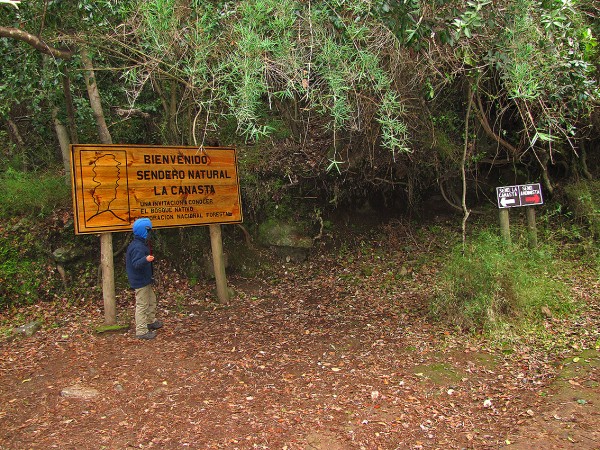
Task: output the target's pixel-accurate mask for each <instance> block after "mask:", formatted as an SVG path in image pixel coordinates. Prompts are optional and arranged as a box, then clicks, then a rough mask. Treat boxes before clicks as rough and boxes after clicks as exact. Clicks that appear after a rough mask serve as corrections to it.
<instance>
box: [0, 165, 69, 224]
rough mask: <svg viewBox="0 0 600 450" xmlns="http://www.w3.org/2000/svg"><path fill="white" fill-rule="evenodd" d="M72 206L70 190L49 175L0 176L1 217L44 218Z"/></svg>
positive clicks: (15, 173)
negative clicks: (23, 216)
mask: <svg viewBox="0 0 600 450" xmlns="http://www.w3.org/2000/svg"><path fill="white" fill-rule="evenodd" d="M70 202H71V187H70V186H68V185H67V184H66V183H65V179H64V177H61V176H59V175H56V174H51V173H37V172H18V171H15V170H13V169H8V170H7V171H6V172H5V173H4V174H2V175H0V217H3V218H8V217H10V216H14V215H28V216H36V215H37V216H46V215H48V214H50V213H51V212H52V211H53V210H54V209H56V208H58V207H65V206H68V205H69V204H70Z"/></svg>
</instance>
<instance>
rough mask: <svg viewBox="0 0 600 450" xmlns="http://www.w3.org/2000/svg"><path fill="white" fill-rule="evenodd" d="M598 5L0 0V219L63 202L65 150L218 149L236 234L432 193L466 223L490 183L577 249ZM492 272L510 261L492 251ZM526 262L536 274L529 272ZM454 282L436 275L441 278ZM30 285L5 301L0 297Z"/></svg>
mask: <svg viewBox="0 0 600 450" xmlns="http://www.w3.org/2000/svg"><path fill="white" fill-rule="evenodd" d="M74 5H76V7H74ZM598 6H599V5H598V2H597V1H588V2H578V1H572V0H502V1H497V2H491V1H489V0H472V1H467V2H464V1H454V0H409V1H402V2H400V1H393V0H369V1H365V0H330V1H320V0H308V1H300V0H244V1H225V0H219V1H207V0H149V1H135V0H125V1H121V0H120V1H111V0H104V1H90V0H80V1H78V2H69V1H46V2H33V1H28V0H24V1H22V2H21V3H20V4H19V5H18V8H17V7H15V6H13V5H11V4H10V2H3V3H0V8H1V11H2V17H1V18H0V55H1V56H0V60H1V64H0V78H1V79H2V84H1V85H0V117H1V119H0V120H1V122H0V123H1V127H0V151H1V152H2V159H1V160H0V174H1V176H0V181H1V183H2V186H1V191H0V193H1V196H0V197H1V198H0V200H1V202H0V214H2V216H3V217H4V218H5V219H6V218H8V217H11V216H14V215H18V214H23V213H26V214H28V215H31V214H34V216H36V217H48V216H49V215H51V213H52V212H53V211H56V210H57V209H58V208H63V207H65V206H66V205H68V202H69V193H68V184H65V183H64V182H63V181H62V180H61V178H60V177H61V175H63V174H65V170H66V169H65V168H66V167H68V151H67V150H66V149H67V148H68V147H67V146H68V144H69V143H77V142H86V143H94V142H99V141H101V142H107V141H109V140H110V141H112V142H115V143H117V142H119V143H132V144H133V143H144V144H159V145H164V144H182V145H195V146H201V145H235V146H237V147H238V149H239V153H240V164H241V168H240V169H241V170H240V172H241V178H242V180H241V185H242V189H243V198H244V203H245V204H244V209H245V217H246V220H247V226H248V228H250V229H251V231H254V227H256V226H257V225H258V224H259V223H260V222H261V221H263V220H265V219H266V218H269V217H273V216H279V217H283V218H286V219H292V220H295V221H298V220H302V221H305V222H307V223H309V224H310V222H313V224H315V225H317V226H318V224H319V221H320V223H321V225H322V223H323V222H322V219H323V217H324V216H326V215H328V214H329V213H331V212H333V211H334V210H335V209H340V208H353V207H361V206H363V205H364V204H365V203H368V204H369V205H370V206H371V207H374V208H377V207H381V208H383V209H384V210H385V211H386V212H387V213H390V212H392V213H399V212H403V213H411V214H412V213H418V212H420V211H422V207H423V206H425V208H427V201H428V199H430V198H431V197H432V196H433V195H440V196H441V199H442V200H441V201H440V202H439V203H441V204H444V205H448V208H449V209H451V210H455V211H456V212H458V213H460V214H462V215H463V219H464V221H465V222H466V220H467V219H468V218H469V215H470V214H469V213H470V212H471V210H478V211H481V210H485V209H486V207H487V206H490V205H493V203H494V201H495V191H494V189H495V187H496V186H499V185H506V184H520V183H527V182H541V183H543V186H544V190H545V193H546V198H547V201H548V202H549V204H550V205H551V206H550V210H551V211H556V212H557V214H556V215H554V216H553V215H552V214H550V213H548V214H546V215H545V216H544V217H545V220H548V221H553V220H557V221H560V222H561V223H562V222H563V221H564V220H567V221H573V223H576V224H577V227H576V228H573V229H572V235H570V236H564V238H565V239H566V240H567V241H568V242H573V240H577V239H580V238H581V240H582V242H583V241H585V242H590V236H593V235H594V233H598V227H599V225H598V208H599V206H598V201H599V200H598V195H597V192H598V188H597V187H596V184H595V183H593V181H592V180H593V178H594V177H595V176H597V174H598V170H599V167H598V164H599V163H600V158H599V152H598V147H599V144H600V140H599V139H598V135H599V133H598V132H599V130H600V115H599V114H598V110H597V105H598V100H599V99H600V93H599V90H598V83H597V82H598V71H597V69H598V64H599V62H600V60H599V48H598V45H597V39H596V36H597V34H598V32H599V31H600V20H599V18H598V10H599V8H598ZM90 69H93V70H94V72H95V75H96V78H95V82H93V81H92V82H90V80H89V79H88V73H89V72H90ZM90 84H96V85H97V87H98V89H99V93H100V100H101V106H102V108H101V109H100V110H98V103H97V102H94V99H93V98H91V97H90V94H89V92H90V88H89V86H90ZM104 122H105V123H106V126H103V123H104ZM66 172H67V173H66V175H67V176H68V170H66ZM23 189H25V190H24V191H23ZM439 203H438V204H439ZM552 208H554V209H552ZM424 220H425V219H424ZM546 225H547V224H546ZM552 225H553V223H550V226H548V227H546V230H551V229H552ZM559 228H560V229H562V230H564V228H563V227H562V225H561V227H559ZM582 230H583V231H582ZM333 233H335V230H333ZM581 233H583V234H584V235H585V234H586V233H587V235H585V236H583V237H582V235H581ZM2 239H5V237H3V238H2ZM476 242H479V243H480V244H482V243H481V241H476ZM555 242H560V239H557V240H556V241H555ZM1 247H2V248H3V250H2V253H1V254H2V255H3V259H8V260H11V261H14V260H15V259H14V256H15V255H17V260H18V255H21V256H23V255H26V254H28V253H27V251H26V250H25V249H21V250H20V249H18V248H10V245H8V244H7V245H5V242H4V240H3V241H2V246H1ZM9 248H10V249H9ZM465 251H466V250H465V247H464V246H461V248H460V251H459V257H460V258H462V257H466V258H472V259H470V260H473V261H475V262H474V264H475V265H476V266H477V267H479V266H480V263H478V262H477V261H480V259H479V258H481V255H480V254H479V253H478V252H481V251H483V252H484V254H485V255H486V256H485V259H486V261H488V262H489V264H492V262H493V261H494V259H493V258H492V259H488V258H489V256H490V254H494V252H495V251H491V250H490V249H487V250H485V248H484V247H483V246H482V245H476V248H473V250H472V251H473V253H472V254H470V253H469V251H471V250H468V251H467V254H468V255H467V256H464V255H463V253H464V252H465ZM594 251H595V250H594ZM478 255H479V256H478ZM499 257H500V258H501V259H502V260H505V261H506V260H509V261H512V264H518V263H519V259H518V258H517V256H515V255H511V254H510V253H509V254H504V255H500V256H499ZM538 257H539V258H542V259H541V260H540V261H541V262H540V261H538V262H537V263H536V264H538V265H539V264H543V263H544V261H548V259H547V258H548V255H545V256H544V254H543V253H540V254H539V255H538ZM592 259H593V258H592ZM18 262H19V264H13V263H10V264H9V265H8V266H7V265H6V264H7V263H3V264H4V265H3V266H1V267H0V270H1V271H2V273H1V277H2V279H3V281H5V280H10V279H11V278H13V277H14V276H15V274H17V273H28V274H32V275H34V273H35V272H32V271H31V270H30V269H29V268H28V266H27V265H26V260H25V259H23V260H20V261H18ZM530 263H531V262H527V261H524V262H522V264H530ZM23 264H24V265H23ZM498 264H499V265H498V267H503V270H505V271H506V272H501V273H500V275H498V271H497V270H496V268H495V267H494V266H492V265H490V266H489V271H482V272H481V273H479V275H480V276H481V277H482V278H481V279H479V280H472V281H473V283H474V286H475V285H476V284H477V283H487V285H488V286H489V287H490V289H492V291H490V295H489V296H488V297H486V298H487V300H485V301H494V299H495V297H494V296H495V295H496V294H497V293H498V292H500V291H502V290H506V289H508V288H506V287H505V286H496V287H494V286H495V284H494V283H495V282H496V281H497V279H498V278H503V279H509V277H507V276H506V273H509V272H511V267H512V266H508V265H505V264H501V263H498ZM531 264H533V263H531ZM465 267H468V266H467V265H464V264H463V263H460V262H457V263H456V266H455V267H454V269H453V268H452V266H451V267H450V268H449V269H448V270H449V273H450V274H451V276H450V278H452V276H454V277H456V276H460V275H457V273H456V272H454V273H453V272H452V270H459V269H461V268H462V269H463V270H464V268H465ZM486 267H488V266H486ZM452 274H453V275H452ZM485 277H488V278H487V279H486V278H485ZM37 279H38V278H36V277H35V276H33V278H32V280H30V281H27V280H25V281H24V283H26V284H27V287H23V286H24V285H23V286H21V287H22V289H21V287H18V289H17V287H15V290H14V296H13V297H12V298H16V299H18V298H20V296H22V295H24V294H23V293H24V292H31V289H29V285H30V284H31V285H35V281H36V280H37ZM494 279H495V280H496V281H493V280H494ZM463 281H464V282H467V281H469V280H468V279H464V280H463ZM519 283H520V282H519V280H514V285H515V286H518V285H519ZM33 287H35V286H33ZM447 288H448V295H446V296H445V297H444V296H442V297H440V299H441V300H440V302H439V303H437V304H436V305H434V309H435V308H437V309H438V310H440V311H441V310H443V309H444V308H450V309H452V305H453V302H456V301H458V300H457V298H456V295H457V294H453V292H454V293H456V292H458V291H462V292H463V294H464V292H466V291H468V290H469V289H465V286H447ZM471 289H472V288H471ZM524 289H529V288H526V287H525V288H524ZM532 289H533V288H532ZM536 289H537V288H536ZM539 289H541V290H544V289H551V288H549V287H540V288H539ZM21 291H22V292H21ZM528 292H529V291H528ZM463 294H461V295H463ZM11 295H12V294H11ZM478 295H479V294H478ZM481 295H483V294H481ZM511 295H512V294H511ZM511 298H512V299H513V300H514V302H515V303H519V302H520V301H521V300H520V299H519V297H518V295H516V294H515V295H512V297H511ZM463 300H464V301H466V302H467V303H469V302H471V301H472V298H468V299H466V300H465V299H463ZM488 306H489V307H486V308H485V310H486V311H488V312H489V311H496V310H498V311H500V310H507V309H506V308H508V306H507V305H503V304H500V305H493V304H492V305H491V306H490V305H488ZM509 306H510V305H509ZM559 309H560V308H559ZM536 311H538V310H536ZM538 312H539V311H538ZM471 313H472V314H471V315H470V316H469V317H468V318H467V319H468V320H467V321H466V322H465V323H467V322H469V321H471V322H470V323H472V324H473V326H475V327H480V326H481V320H482V319H481V318H482V317H483V316H482V315H485V314H484V312H483V310H477V308H474V309H472V311H471ZM462 325H464V323H463V324H462Z"/></svg>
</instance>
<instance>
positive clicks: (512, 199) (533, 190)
mask: <svg viewBox="0 0 600 450" xmlns="http://www.w3.org/2000/svg"><path fill="white" fill-rule="evenodd" d="M496 195H497V197H498V208H500V232H501V234H502V237H503V238H504V240H505V241H506V242H508V243H510V228H509V220H508V208H515V207H519V206H527V211H526V214H527V231H528V242H529V246H530V247H535V246H536V245H537V230H536V226H535V210H534V208H533V206H534V205H541V204H543V203H544V200H543V198H542V188H541V186H540V184H539V183H535V184H520V185H516V186H502V187H497V188H496Z"/></svg>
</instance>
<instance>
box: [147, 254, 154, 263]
mask: <svg viewBox="0 0 600 450" xmlns="http://www.w3.org/2000/svg"><path fill="white" fill-rule="evenodd" d="M146 261H148V262H152V261H154V255H148V256H146Z"/></svg>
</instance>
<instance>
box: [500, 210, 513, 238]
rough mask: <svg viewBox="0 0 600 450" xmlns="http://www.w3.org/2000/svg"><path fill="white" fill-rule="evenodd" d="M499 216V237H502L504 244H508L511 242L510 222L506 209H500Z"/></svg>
mask: <svg viewBox="0 0 600 450" xmlns="http://www.w3.org/2000/svg"><path fill="white" fill-rule="evenodd" d="M499 214H500V235H501V236H502V239H504V242H506V243H507V244H510V242H511V239H510V220H509V217H508V209H501V210H500V213H499Z"/></svg>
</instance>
